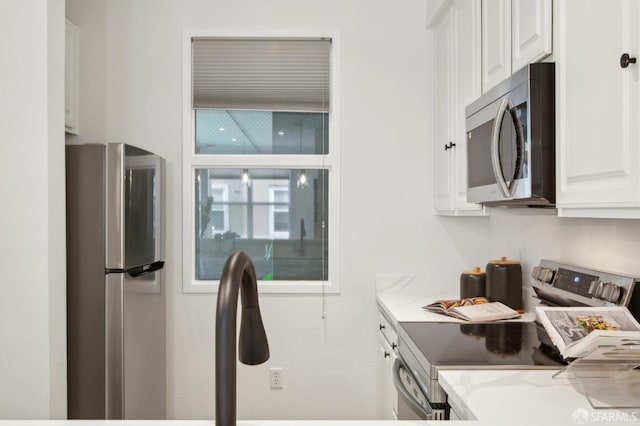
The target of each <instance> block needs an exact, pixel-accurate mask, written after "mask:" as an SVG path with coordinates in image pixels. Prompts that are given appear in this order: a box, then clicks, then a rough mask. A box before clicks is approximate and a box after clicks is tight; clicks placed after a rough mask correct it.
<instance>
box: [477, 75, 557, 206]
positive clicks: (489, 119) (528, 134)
mask: <svg viewBox="0 0 640 426" xmlns="http://www.w3.org/2000/svg"><path fill="white" fill-rule="evenodd" d="M465 113H466V122H465V123H466V132H467V201H469V202H473V203H483V204H485V205H488V206H512V207H553V206H554V205H555V189H556V179H555V132H556V129H555V64H553V63H536V64H530V65H528V66H527V67H525V68H523V69H522V70H520V71H518V72H516V73H515V74H513V75H512V76H511V77H509V78H508V79H506V80H505V81H503V82H502V83H500V84H499V85H498V86H496V87H495V88H493V89H491V90H490V91H488V92H487V93H485V94H484V95H482V96H481V97H480V98H479V99H477V100H476V101H474V102H473V103H472V104H470V105H469V106H467V108H466V110H465Z"/></svg>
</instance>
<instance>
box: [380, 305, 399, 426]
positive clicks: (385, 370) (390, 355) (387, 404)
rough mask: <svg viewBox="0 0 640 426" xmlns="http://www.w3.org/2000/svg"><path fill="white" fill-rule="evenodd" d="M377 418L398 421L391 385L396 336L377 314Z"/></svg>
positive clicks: (395, 355)
mask: <svg viewBox="0 0 640 426" xmlns="http://www.w3.org/2000/svg"><path fill="white" fill-rule="evenodd" d="M378 338H379V348H380V354H379V355H378V378H379V384H378V391H379V394H378V399H379V400H378V418H379V419H380V420H398V392H397V391H396V388H395V385H394V383H393V364H394V362H395V360H396V358H397V353H396V351H397V347H398V336H397V334H396V331H395V329H394V328H393V326H392V325H391V322H390V321H388V320H387V319H386V318H385V317H384V315H382V313H378Z"/></svg>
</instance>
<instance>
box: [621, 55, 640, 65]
mask: <svg viewBox="0 0 640 426" xmlns="http://www.w3.org/2000/svg"><path fill="white" fill-rule="evenodd" d="M635 63H636V58H632V57H631V56H629V54H628V53H623V54H622V56H620V66H621V67H622V68H627V67H628V66H629V64H635Z"/></svg>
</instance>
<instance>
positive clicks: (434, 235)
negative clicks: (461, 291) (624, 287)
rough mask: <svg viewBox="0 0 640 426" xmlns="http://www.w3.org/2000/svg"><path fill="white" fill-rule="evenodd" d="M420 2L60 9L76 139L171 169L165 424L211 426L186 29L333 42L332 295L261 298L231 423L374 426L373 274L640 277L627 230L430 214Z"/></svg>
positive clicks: (210, 307)
mask: <svg viewBox="0 0 640 426" xmlns="http://www.w3.org/2000/svg"><path fill="white" fill-rule="evenodd" d="M423 3H424V2H423V1H422V0H406V1H403V2H396V3H393V4H392V3H391V2H382V1H369V0H350V1H341V0H327V1H324V2H301V1H299V0H298V1H294V0H268V1H267V0H234V1H229V0H226V1H225V0H217V1H214V0H207V1H199V0H189V1H180V0H163V1H162V2H158V1H154V0H136V1H135V2H133V1H126V0H110V1H108V2H105V1H104V0H68V11H67V16H68V17H70V18H71V19H72V20H73V21H74V22H75V23H76V24H77V25H79V26H80V31H81V59H82V58H83V57H84V58H89V59H86V61H88V62H90V63H85V62H86V61H85V60H81V70H80V73H81V81H84V82H85V84H88V83H86V82H88V81H92V80H91V79H90V78H95V81H94V82H93V83H92V84H89V87H87V88H85V89H82V88H81V93H80V97H81V98H80V99H81V100H80V103H81V112H80V113H81V118H80V119H81V122H80V126H81V131H80V135H79V136H78V138H77V139H84V140H90V139H94V138H98V139H104V140H109V141H126V142H129V143H132V144H136V145H139V146H141V147H143V148H147V149H150V150H153V151H156V152H158V153H159V154H161V155H163V156H164V157H165V158H166V159H167V161H168V176H167V177H168V205H167V216H168V227H169V229H168V240H167V257H168V263H167V280H168V284H169V294H168V296H169V300H168V311H169V312H168V315H169V317H168V362H169V364H168V377H169V383H168V404H169V407H168V413H169V416H170V417H172V418H202V419H211V418H213V416H214V391H213V389H214V313H215V312H214V305H215V295H202V294H199V295H196V294H182V290H181V289H182V282H181V277H182V264H181V252H182V247H181V242H182V235H181V229H182V225H181V222H182V218H181V203H182V194H181V188H182V183H181V176H182V173H181V164H182V160H181V150H182V140H181V137H182V125H183V123H182V122H181V117H182V110H181V108H182V103H181V102H182V93H181V83H182V37H183V30H184V29H207V28H209V29H215V30H220V29H221V28H228V29H231V30H233V31H234V32H237V31H238V30H242V29H247V30H269V29H273V30H283V29H292V30H299V29H304V28H313V29H328V30H331V31H337V32H338V33H339V37H340V42H341V57H340V63H341V75H340V80H341V88H342V90H341V93H340V99H341V120H340V121H341V124H342V126H341V129H340V141H341V156H342V157H341V158H342V188H341V195H342V200H341V211H342V217H341V220H342V222H341V226H342V231H343V232H342V235H341V236H340V239H341V241H340V242H341V258H342V263H341V286H342V292H341V294H340V295H331V296H327V297H325V298H323V297H321V296H319V295H305V296H295V295H289V296H284V295H280V296H279V295H264V296H261V306H262V311H263V315H264V320H265V325H266V328H267V333H268V336H269V339H270V344H271V354H272V355H271V359H270V361H268V362H267V363H266V364H265V365H262V366H256V367H246V366H241V367H240V369H239V384H238V389H239V399H238V412H239V418H245V419H250V418H271V419H286V418H301V419H305V418H308V419H313V418H352V419H353V418H369V417H373V416H375V413H376V407H375V402H376V401H375V398H376V391H375V389H374V387H375V385H376V377H375V363H376V357H377V356H379V355H378V349H377V343H376V329H375V311H376V308H375V300H374V276H375V273H376V272H383V273H416V274H420V275H422V276H424V283H425V284H424V285H425V287H427V286H432V287H434V286H437V287H440V288H443V287H447V288H449V289H451V291H452V292H454V293H455V292H456V291H457V289H458V277H459V274H460V272H461V271H462V270H464V269H468V268H470V267H471V266H475V265H478V266H484V264H486V262H487V261H488V260H489V259H493V258H497V257H499V256H502V255H507V256H509V257H513V258H519V257H522V260H523V262H524V264H525V271H529V270H530V267H531V266H533V265H534V264H535V263H537V261H538V260H539V259H540V258H541V257H550V258H556V259H560V260H564V261H573V262H575V263H580V264H585V263H587V264H592V265H602V266H606V267H607V268H608V269H620V270H623V271H627V272H635V273H640V271H638V269H640V268H639V267H638V266H636V264H635V261H634V257H635V256H634V253H637V252H638V248H639V247H638V245H639V244H640V243H638V241H640V238H638V237H640V235H639V234H640V231H639V230H638V229H640V228H638V226H637V221H598V220H570V219H558V218H556V217H549V216H531V215H523V214H508V215H505V214H503V215H498V216H495V217H491V218H449V217H435V216H433V215H432V198H433V194H432V184H433V182H432V163H431V162H432V151H431V141H430V138H431V130H430V119H429V117H430V116H431V111H432V107H433V106H432V105H431V103H430V95H431V94H430V78H431V65H430V63H429V56H430V49H431V47H430V42H431V39H430V36H429V34H428V32H427V31H426V30H425V28H424V27H425V25H424V16H425V11H424V4H423ZM85 38H88V39H89V40H91V42H90V43H85V42H84V41H82V39H85ZM96 61H97V62H96ZM96 64H98V65H96ZM101 79H102V80H101ZM83 92H84V93H83ZM82 105H89V106H87V107H84V106H82ZM435 107H437V106H435ZM88 135H90V136H91V137H89V136H88ZM96 140H97V139H96ZM527 273H528V272H527ZM323 312H326V316H325V318H322V314H323ZM270 367H282V368H284V389H283V390H281V391H271V390H269V387H268V377H269V375H268V369H269V368H270Z"/></svg>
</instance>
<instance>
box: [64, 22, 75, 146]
mask: <svg viewBox="0 0 640 426" xmlns="http://www.w3.org/2000/svg"><path fill="white" fill-rule="evenodd" d="M64 65H65V66H64V68H65V70H64V71H65V73H64V95H65V96H64V129H65V131H66V132H67V133H73V134H77V133H78V27H76V26H75V25H74V24H72V23H71V22H69V21H68V20H67V21H66V25H65V61H64Z"/></svg>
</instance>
